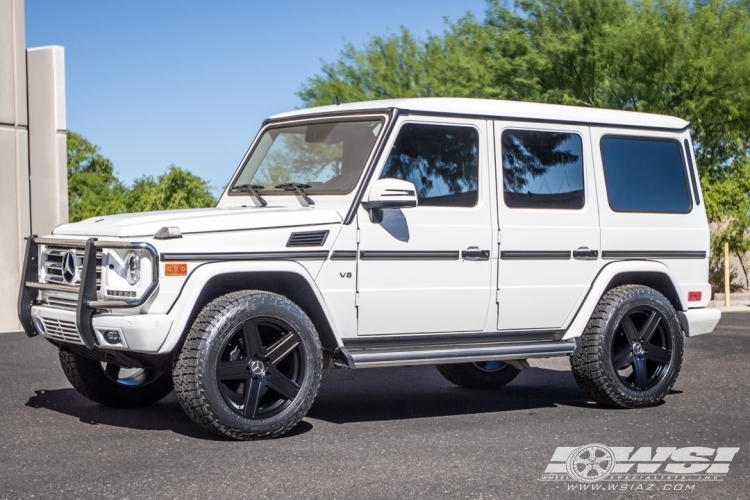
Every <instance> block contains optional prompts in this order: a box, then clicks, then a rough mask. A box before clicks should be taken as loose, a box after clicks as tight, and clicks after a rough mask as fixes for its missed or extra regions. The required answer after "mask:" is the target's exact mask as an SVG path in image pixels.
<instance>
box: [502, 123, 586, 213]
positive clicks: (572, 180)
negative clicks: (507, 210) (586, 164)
mask: <svg viewBox="0 0 750 500" xmlns="http://www.w3.org/2000/svg"><path fill="white" fill-rule="evenodd" d="M582 148H583V145H582V142H581V137H580V136H579V135H577V134H570V133H564V132H542V131H537V130H505V131H504V132H503V135H502V154H503V198H504V200H505V204H506V205H507V206H509V207H511V208H557V209H579V208H583V205H584V202H585V196H584V192H583V150H582Z"/></svg>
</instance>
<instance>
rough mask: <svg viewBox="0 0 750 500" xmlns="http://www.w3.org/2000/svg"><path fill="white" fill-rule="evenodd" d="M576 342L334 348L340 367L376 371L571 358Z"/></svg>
mask: <svg viewBox="0 0 750 500" xmlns="http://www.w3.org/2000/svg"><path fill="white" fill-rule="evenodd" d="M576 345H577V344H576V342H575V341H571V342H554V343H552V342H546V343H543V344H520V345H519V344H516V345H507V344H505V345H486V344H485V345H483V346H460V347H454V348H450V347H440V348H431V349H430V348H428V349H419V350H395V349H357V350H353V349H352V350H347V349H346V348H345V347H340V348H339V349H338V353H337V354H338V356H337V357H338V359H337V360H336V364H337V365H338V366H341V367H342V368H378V367H384V366H413V365H435V364H447V363H469V362H477V361H494V360H498V361H502V360H506V359H508V360H509V359H528V358H550V357H554V356H565V355H568V356H569V355H571V354H573V353H574V352H575V350H576Z"/></svg>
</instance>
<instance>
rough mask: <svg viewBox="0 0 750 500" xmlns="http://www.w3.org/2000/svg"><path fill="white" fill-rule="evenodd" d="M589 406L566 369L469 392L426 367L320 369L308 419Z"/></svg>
mask: <svg viewBox="0 0 750 500" xmlns="http://www.w3.org/2000/svg"><path fill="white" fill-rule="evenodd" d="M560 405H563V406H581V407H590V406H593V403H590V402H588V401H587V399H586V395H585V394H584V393H583V392H582V391H581V390H580V389H579V388H578V386H577V385H576V383H575V380H574V379H573V375H572V374H571V372H570V370H564V371H562V370H551V369H546V368H531V369H528V370H524V371H523V372H521V373H520V374H519V375H518V377H517V378H516V379H515V380H514V381H513V382H511V383H510V384H509V385H507V386H505V387H503V388H500V389H498V390H489V391H488V390H471V389H465V388H461V387H457V386H455V385H453V384H451V383H450V382H448V381H447V380H445V379H443V378H442V376H441V375H440V374H439V373H438V371H437V370H436V369H435V368H434V367H432V366H420V367H404V368H383V369H367V370H351V371H348V370H336V371H325V372H324V376H323V384H322V386H321V389H320V392H319V393H318V397H317V398H316V400H315V404H314V405H313V407H312V409H311V410H310V412H309V413H308V414H307V415H308V417H310V418H314V419H320V420H324V421H326V422H330V423H338V424H343V423H351V422H366V421H379V420H401V419H414V418H429V417H442V416H451V415H466V414H472V413H492V412H502V411H521V410H532V409H535V408H554V407H557V406H560Z"/></svg>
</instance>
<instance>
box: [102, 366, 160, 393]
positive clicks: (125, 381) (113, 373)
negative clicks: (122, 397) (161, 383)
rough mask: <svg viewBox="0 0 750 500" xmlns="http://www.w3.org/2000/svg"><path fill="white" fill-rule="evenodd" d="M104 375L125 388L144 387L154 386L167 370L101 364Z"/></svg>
mask: <svg viewBox="0 0 750 500" xmlns="http://www.w3.org/2000/svg"><path fill="white" fill-rule="evenodd" d="M100 366H101V369H102V371H103V372H104V375H106V376H107V378H108V379H110V380H111V381H112V382H114V383H116V384H117V385H122V386H125V387H134V388H135V387H143V386H146V385H149V384H153V383H154V382H156V381H157V380H159V378H160V377H161V376H162V375H163V374H164V372H165V371H166V370H156V369H153V368H148V369H146V368H123V367H121V366H119V365H116V364H114V363H100Z"/></svg>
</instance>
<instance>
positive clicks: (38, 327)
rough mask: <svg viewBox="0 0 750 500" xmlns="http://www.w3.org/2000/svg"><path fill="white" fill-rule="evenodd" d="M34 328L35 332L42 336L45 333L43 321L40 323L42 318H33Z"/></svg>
mask: <svg viewBox="0 0 750 500" xmlns="http://www.w3.org/2000/svg"><path fill="white" fill-rule="evenodd" d="M33 321H34V328H36V331H37V332H39V333H41V334H42V335H44V334H46V333H47V328H46V327H45V326H44V321H42V318H41V317H40V316H34V319H33Z"/></svg>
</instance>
